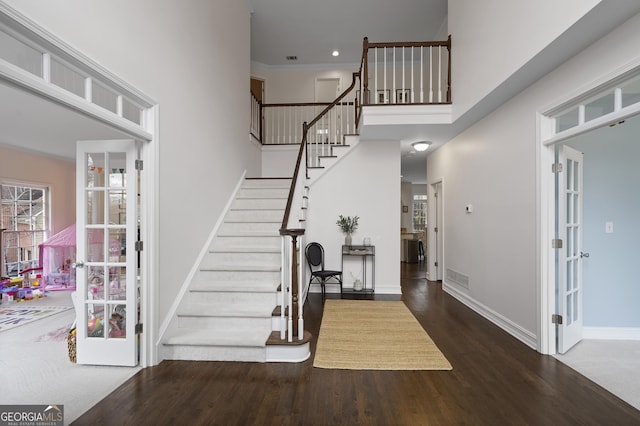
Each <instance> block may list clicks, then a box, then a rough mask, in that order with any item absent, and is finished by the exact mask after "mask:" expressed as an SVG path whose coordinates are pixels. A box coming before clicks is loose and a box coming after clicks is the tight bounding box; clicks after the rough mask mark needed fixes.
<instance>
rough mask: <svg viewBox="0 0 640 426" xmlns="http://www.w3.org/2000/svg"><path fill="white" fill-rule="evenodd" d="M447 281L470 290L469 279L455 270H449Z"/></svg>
mask: <svg viewBox="0 0 640 426" xmlns="http://www.w3.org/2000/svg"><path fill="white" fill-rule="evenodd" d="M447 281H449V282H452V283H456V284H458V285H461V286H462V287H464V288H469V277H468V276H466V275H465V274H462V273H460V272H456V271H454V270H453V269H449V268H447Z"/></svg>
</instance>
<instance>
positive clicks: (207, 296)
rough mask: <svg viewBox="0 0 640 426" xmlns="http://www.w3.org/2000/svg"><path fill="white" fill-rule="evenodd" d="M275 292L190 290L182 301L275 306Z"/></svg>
mask: <svg viewBox="0 0 640 426" xmlns="http://www.w3.org/2000/svg"><path fill="white" fill-rule="evenodd" d="M276 302H277V300H276V293H258V292H232V291H190V292H188V293H187V294H186V295H185V298H184V302H183V303H185V304H186V303H202V304H207V303H215V304H220V305H234V304H239V305H260V306H271V307H274V306H276Z"/></svg>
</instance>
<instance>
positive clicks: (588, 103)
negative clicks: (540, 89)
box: [551, 77, 640, 134]
mask: <svg viewBox="0 0 640 426" xmlns="http://www.w3.org/2000/svg"><path fill="white" fill-rule="evenodd" d="M638 103H640V77H634V78H631V79H628V80H624V81H622V82H618V83H617V84H612V85H609V86H608V87H605V88H601V89H600V90H598V91H595V92H594V93H593V94H592V95H591V96H588V97H585V98H584V99H582V100H580V101H577V102H572V104H571V105H570V106H568V107H566V108H564V109H563V110H561V111H559V112H557V113H554V114H552V115H551V118H553V120H554V123H555V125H554V129H553V130H554V134H559V133H562V132H564V131H565V130H569V129H572V128H574V127H577V126H580V125H582V124H585V123H588V122H590V121H592V120H594V119H596V118H600V117H604V116H606V115H608V114H611V113H614V112H618V111H621V110H623V109H624V108H628V107H630V106H632V105H635V104H638Z"/></svg>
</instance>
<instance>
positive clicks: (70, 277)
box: [39, 224, 76, 290]
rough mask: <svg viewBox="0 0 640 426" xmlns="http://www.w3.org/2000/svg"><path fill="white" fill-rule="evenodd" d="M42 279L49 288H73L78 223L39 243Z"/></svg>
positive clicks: (74, 284) (45, 286)
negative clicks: (73, 266)
mask: <svg viewBox="0 0 640 426" xmlns="http://www.w3.org/2000/svg"><path fill="white" fill-rule="evenodd" d="M39 248H40V262H41V264H40V265H41V266H42V280H43V281H44V288H45V289H47V290H73V289H75V287H76V271H75V269H73V268H72V267H71V265H72V263H74V262H75V261H76V225H75V224H74V225H70V226H68V227H66V228H65V229H63V230H62V231H60V232H58V233H57V234H55V235H54V236H52V237H51V238H49V239H47V241H45V242H43V243H42V244H40V245H39Z"/></svg>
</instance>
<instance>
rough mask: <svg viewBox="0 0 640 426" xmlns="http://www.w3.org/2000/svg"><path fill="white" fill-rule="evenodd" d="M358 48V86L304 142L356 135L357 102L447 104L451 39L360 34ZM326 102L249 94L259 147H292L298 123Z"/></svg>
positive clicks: (298, 134) (337, 141) (334, 140)
mask: <svg viewBox="0 0 640 426" xmlns="http://www.w3.org/2000/svg"><path fill="white" fill-rule="evenodd" d="M362 52H363V54H362V62H361V66H360V70H358V72H357V74H358V80H359V81H358V84H357V85H356V87H355V89H354V90H351V92H350V93H349V94H348V95H347V96H344V97H343V98H342V100H341V101H340V103H339V104H337V105H336V106H335V107H334V108H332V109H331V111H329V112H328V113H327V114H323V118H322V119H321V120H320V122H319V123H318V124H317V125H316V128H315V129H312V130H314V132H313V133H311V134H309V135H308V138H307V141H308V143H313V144H318V143H319V142H320V141H323V143H325V144H340V143H342V138H343V136H344V135H348V134H358V123H359V118H360V112H361V111H360V109H361V107H363V106H374V105H407V104H412V105H438V104H450V103H451V37H449V38H447V40H444V41H425V42H401V43H369V40H368V39H367V38H365V39H364V41H363V49H362ZM361 75H365V76H366V77H365V78H360V76H361ZM328 105H330V103H322V102H308V103H265V104H261V103H260V102H259V101H258V100H257V99H255V96H253V95H251V131H252V134H253V136H254V137H255V138H256V139H257V140H259V141H260V142H261V143H262V144H263V145H290V144H295V145H297V144H299V143H300V141H301V140H302V134H301V132H302V123H304V122H307V123H310V122H311V121H312V120H313V119H314V118H315V117H316V116H317V115H318V114H320V113H321V112H322V111H323V110H324V109H325V108H326V107H327V106H328ZM312 163H313V162H312Z"/></svg>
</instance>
